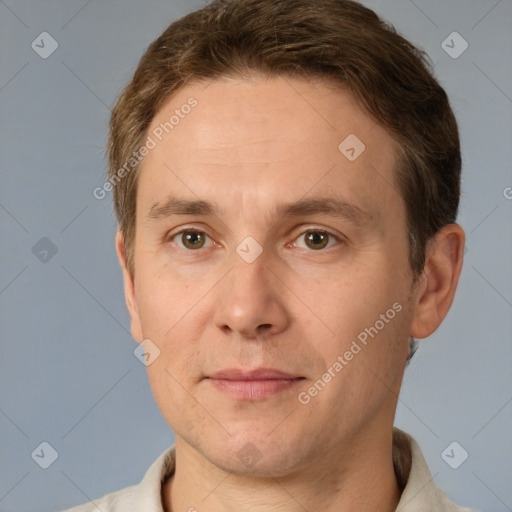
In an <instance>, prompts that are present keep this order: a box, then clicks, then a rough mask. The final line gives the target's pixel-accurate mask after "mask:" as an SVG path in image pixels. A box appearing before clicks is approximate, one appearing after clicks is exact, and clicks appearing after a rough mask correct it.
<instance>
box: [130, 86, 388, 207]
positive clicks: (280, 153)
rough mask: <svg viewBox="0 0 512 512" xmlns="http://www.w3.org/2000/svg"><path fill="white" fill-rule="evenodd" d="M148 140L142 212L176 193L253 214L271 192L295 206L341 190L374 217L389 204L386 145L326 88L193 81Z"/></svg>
mask: <svg viewBox="0 0 512 512" xmlns="http://www.w3.org/2000/svg"><path fill="white" fill-rule="evenodd" d="M191 105H193V106H191ZM147 135H148V137H151V138H152V140H153V141H154V143H155V147H154V148H153V149H152V150H151V151H150V152H149V154H147V155H146V156H145V158H144V161H143V163H142V165H141V174H140V178H139V193H138V203H140V205H141V206H142V207H145V208H146V210H147V208H150V207H152V206H154V205H155V204H157V203H160V202H161V201H163V200H164V199H165V197H166V196H168V195H169V194H170V193H175V192H176V189H180V191H179V193H178V195H186V196H189V197H193V196H195V197H194V198H195V199H198V198H201V199H206V200H212V201H214V202H216V203H219V202H220V203H224V204H225V205H232V206H235V205H236V207H237V208H239V207H240V206H241V205H242V204H243V205H244V211H246V210H248V209H250V208H253V211H254V212H255V213H256V212H257V208H258V207H259V206H262V207H264V206H265V204H264V203H266V204H268V203H269V202H270V201H271V199H272V194H275V196H274V199H276V200H277V199H279V200H280V201H282V200H283V199H289V200H292V199H293V200H294V201H296V200H298V199H300V197H301V196H305V195H307V194H308V193H309V192H312V191H313V190H314V192H316V193H323V194H324V195H325V193H329V194H330V195H333V196H335V195H336V191H338V192H339V194H341V195H342V196H343V198H344V199H351V200H352V202H355V203H357V204H358V205H359V206H361V205H362V204H363V203H366V204H367V205H368V206H369V208H370V210H373V211H374V212H375V213H378V209H375V207H376V206H378V204H380V205H381V206H385V205H386V203H388V204H391V203H392V201H393V200H394V201H395V202H396V195H397V191H396V189H395V186H394V180H393V170H394V167H395V154H396V145H395V142H394V140H393V138H392V137H391V136H390V135H389V134H388V133H387V132H386V130H384V129H383V128H382V127H380V126H379V125H377V124H376V123H375V122H374V120H373V119H371V118H370V117H369V116H368V115H366V114H365V113H364V112H363V111H362V110H361V108H360V107H359V106H358V104H357V102H356V101H355V99H354V97H353V96H352V95H351V94H350V93H349V92H348V91H344V90H342V89H340V87H338V86H335V85H334V84H332V83H329V82H324V81H319V80H310V81H308V80H305V79H295V78H293V79H292V78H289V77H287V78H285V77H278V78H267V77H261V76H255V77H252V78H249V79H241V78H233V79H231V78H225V77H224V78H221V79H218V80H215V81H212V82H201V83H199V82H197V83H193V84H191V85H189V86H187V87H185V88H183V89H181V90H180V91H178V92H177V93H176V94H175V95H174V96H173V97H172V98H170V99H168V100H167V101H166V102H165V104H164V105H163V107H162V108H161V109H160V110H159V112H158V113H157V115H156V116H155V118H154V119H153V121H152V123H151V125H150V127H149V129H148V132H147ZM270 192H272V194H270ZM315 195H316V194H315ZM221 206H222V204H221Z"/></svg>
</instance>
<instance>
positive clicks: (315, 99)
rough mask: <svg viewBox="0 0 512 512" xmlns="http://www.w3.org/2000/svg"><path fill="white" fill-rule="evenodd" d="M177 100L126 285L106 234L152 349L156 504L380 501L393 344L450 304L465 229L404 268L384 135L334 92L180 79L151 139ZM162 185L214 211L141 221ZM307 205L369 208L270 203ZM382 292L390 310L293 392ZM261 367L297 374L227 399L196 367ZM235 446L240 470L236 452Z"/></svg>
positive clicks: (446, 232) (453, 230)
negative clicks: (172, 456)
mask: <svg viewBox="0 0 512 512" xmlns="http://www.w3.org/2000/svg"><path fill="white" fill-rule="evenodd" d="M191 96H193V97H194V98H195V99H197V101H198V105H197V107H195V108H194V109H193V110H192V112H191V113H190V114H189V115H187V116H186V117H185V118H184V119H182V120H180V124H179V125H177V126H176V127H175V128H174V129H173V131H172V133H170V134H169V135H167V136H165V137H164V138H163V140H162V141H161V142H160V143H159V144H158V145H157V147H155V148H154V149H152V150H151V151H150V152H149V154H148V155H147V156H146V157H145V159H144V162H143V164H142V169H141V174H140V178H139V184H138V192H137V213H136V239H135V250H134V255H135V259H134V261H135V272H134V277H133V276H131V275H130V273H129V272H128V270H127V267H126V261H125V248H124V246H123V237H122V233H118V235H117V250H118V255H119V260H120V263H121V266H122V268H123V274H124V281H125V294H126V301H127V306H128V310H129V312H130V315H131V320H132V333H133V336H134V338H135V339H136V340H137V341H138V342H141V341H142V340H144V339H150V340H151V341H152V342H153V343H154V344H155V345H156V346H157V347H158V348H159V350H160V355H159V357H158V358H156V359H155V361H154V362H153V363H152V364H151V365H149V366H148V367H147V370H148V375H149V380H150V383H151V387H152V390H153V393H154V396H155V399H156V402H157V404H158V406H159V408H160V410H161V412H162V414H163V416H164V418H165V419H166V420H167V422H168V423H169V425H170V426H171V428H172V429H173V431H174V433H175V444H176V458H177V469H176V473H175V475H174V477H173V478H171V479H170V480H168V481H167V482H166V484H165V486H164V488H163V493H162V499H163V504H164V507H165V510H167V511H171V510H172V511H176V512H177V511H182V510H189V509H190V508H191V507H195V509H197V510H198V511H201V510H208V511H212V512H217V511H219V512H220V511H245V510H251V511H263V510H265V511H277V510H287V511H291V512H295V511H303V510H308V511H315V510H318V511H320V510H322V511H325V512H330V511H335V510H336V511H338V510H343V511H346V512H350V511H356V510H357V511H360V510H379V511H393V510H395V508H396V506H397V503H398V501H399V499H400V490H399V488H398V485H397V482H396V478H395V474H394V469H393V464H392V458H391V448H392V428H393V419H394V414H395V409H396V404H397V397H398V393H399V389H400V384H401V381H402V376H403V372H404V368H405V362H406V357H407V353H408V345H409V336H411V335H412V336H414V337H416V338H424V337H426V336H428V335H430V334H432V333H433V332H434V331H435V330H436V329H437V327H438V326H439V325H440V323H441V322H442V320H443V318H444V317H445V315H446V313H447V312H448V310H449V308H450V306H451V303H452V300H453V297H454V294H455V289H456V286H457V282H458V278H459V274H460V271H461V267H462V258H463V247H464V231H463V230H462V228H461V227H460V226H459V225H457V224H450V225H448V226H445V227H444V228H443V229H441V230H440V231H439V232H438V233H437V235H436V237H435V238H434V239H433V240H432V241H431V243H430V244H429V246H428V248H427V254H426V257H427V259H426V264H425V272H424V273H423V274H422V276H421V277H420V278H419V279H418V280H416V281H415V280H414V279H413V275H412V273H411V270H410V267H409V264H408V253H409V248H408V243H407V235H406V216H405V206H404V202H403V199H402V198H401V196H400V194H399V193H398V190H397V189H396V187H395V186H394V181H393V169H394V168H395V164H396V157H395V154H396V144H395V141H394V140H393V139H392V138H391V136H390V135H389V134H388V133H387V132H386V130H384V129H383V128H381V127H380V126H379V125H377V124H376V123H375V122H374V121H373V120H372V119H371V118H370V117H368V116H367V115H366V114H365V113H364V112H363V111H362V110H361V109H360V108H359V106H358V105H357V104H356V102H355V101H354V99H353V97H352V96H351V94H350V93H348V92H345V91H342V90H340V89H339V88H337V87H334V86H332V85H331V84H329V83H326V82H322V81H320V80H318V79H316V80H315V81H306V80H301V79H296V78H293V79H292V78H286V79H285V78H272V79H269V78H265V77H262V76H258V75H253V76H251V77H244V78H229V79H228V78H222V79H220V80H217V81H214V82H212V83H208V84H205V83H194V84H191V85H188V86H187V87H186V88H184V89H182V90H181V91H179V92H178V93H177V94H176V95H175V96H174V97H172V98H170V99H169V100H168V101H167V102H166V103H165V105H164V106H163V107H162V108H161V110H160V111H159V112H158V114H157V115H156V116H155V119H154V120H153V122H152V124H151V127H150V129H149V131H148V134H150V133H151V131H152V130H153V129H154V128H155V127H157V126H158V125H159V124H160V123H161V122H165V121H166V120H168V119H169V117H170V116H171V115H172V114H173V113H174V111H175V109H177V108H178V109H179V108H180V106H181V105H183V104H185V103H186V102H187V100H188V98H190V97H191ZM349 134H355V135H356V136H357V137H358V138H359V139H360V140H361V141H363V143H364V144H365V146H366V149H365V150H364V152H363V153H361V154H360V156H359V157H358V158H357V159H356V160H355V161H349V160H348V159H347V158H346V157H345V156H344V155H343V154H342V153H341V152H340V151H339V149H338V146H339V144H340V143H341V142H342V141H343V140H344V139H345V138H346V137H347V136H348V135H349ZM170 194H172V195H173V196H175V197H178V198H181V199H188V200H198V199H201V200H205V201H210V202H214V203H216V205H217V207H218V210H217V211H216V214H214V215H199V214H188V215H183V214H174V215H171V216H165V217H161V218H159V219H158V220H156V219H150V218H148V213H149V211H150V209H151V208H152V206H154V205H156V206H161V205H162V204H164V203H165V201H166V200H167V198H168V197H169V195H170ZM312 197H323V198H326V197H328V198H336V199H342V200H344V201H345V202H347V203H350V204H351V205H355V206H357V207H359V208H360V209H362V210H364V211H366V212H368V214H369V216H368V219H367V221H366V222H361V223H359V224H358V223H356V222H354V220H353V219H349V218H340V217H336V216H333V215H331V214H326V213H309V214H301V215H298V216H282V215H280V216H279V215H275V208H276V207H277V206H278V205H279V204H281V203H291V202H294V201H297V200H299V199H307V198H312ZM185 228H187V229H195V230H196V231H199V232H203V233H205V234H206V235H207V236H204V235H203V236H204V238H199V239H197V238H196V239H194V240H193V242H194V244H193V246H192V247H197V246H201V243H203V242H202V241H203V240H204V245H203V246H201V247H200V248H198V249H197V248H187V247H189V246H186V245H184V239H183V236H182V234H178V233H180V231H182V230H183V229H185ZM311 231H315V232H318V231H320V232H323V233H324V237H322V238H321V240H323V241H325V240H328V243H327V246H325V248H318V246H319V245H322V243H321V242H318V238H317V239H315V240H316V242H314V243H313V244H312V246H311V245H308V243H307V241H308V234H309V235H311ZM325 232H328V233H331V234H332V236H330V235H329V236H327V237H325ZM177 234H178V235H177ZM196 235H197V233H196ZM200 236H201V235H200V234H199V237H200ZM248 236H251V237H253V238H254V239H255V240H256V241H257V242H258V244H259V245H260V246H261V249H262V253H261V254H260V255H259V257H258V258H257V259H256V260H255V261H254V262H252V263H248V262H247V261H245V260H244V259H243V258H242V257H241V256H240V255H239V254H238V253H237V252H236V249H237V247H238V246H239V244H240V243H241V242H242V241H243V240H244V239H245V238H246V237H248ZM185 242H186V240H185ZM242 247H244V246H242ZM312 247H313V248H312ZM394 303H399V304H400V305H401V306H402V309H401V311H400V312H398V313H397V314H396V315H395V316H394V318H393V319H392V320H390V321H389V322H387V323H386V324H385V326H384V328H382V329H381V330H380V331H379V333H378V335H376V336H375V337H374V338H373V339H371V338H369V342H368V344H367V345H366V346H363V348H362V350H361V351H360V352H358V353H357V355H355V356H354V357H353V359H352V360H350V361H349V362H348V363H347V364H346V366H344V367H343V370H342V371H340V372H339V373H337V374H336V376H335V377H334V378H332V379H331V381H330V382H329V383H328V384H327V385H326V386H325V387H324V388H323V389H322V391H321V392H319V393H318V394H317V395H316V396H314V397H311V400H310V401H309V403H307V404H302V403H300V402H299V400H298V394H299V393H300V392H304V391H306V392H307V390H308V389H309V388H310V387H311V386H312V385H313V384H314V383H315V381H317V380H318V379H319V378H320V377H321V376H322V375H323V374H324V373H325V372H326V371H327V370H328V368H329V367H332V365H333V363H334V362H335V361H336V360H337V358H338V356H339V355H343V354H344V353H345V352H346V351H347V350H348V349H349V348H350V346H351V343H352V342H353V341H354V340H356V337H357V335H358V334H359V333H361V332H362V331H364V329H365V328H368V327H370V326H374V325H375V324H376V321H377V320H379V318H380V315H382V314H385V313H386V311H387V310H389V309H390V308H391V307H392V305H393V304H394ZM261 367H267V368H268V367H271V368H276V369H279V370H282V371H285V372H288V373H290V374H292V375H294V376H298V377H299V376H300V377H303V379H302V380H300V381H298V382H297V383H296V384H294V385H293V386H292V387H290V388H288V389H286V390H284V391H282V392H280V393H277V394H274V395H272V396H270V397H267V398H265V399H262V400H242V399H238V398H236V397H233V396H232V395H230V394H228V393H226V392H223V391H220V390H219V389H217V388H216V387H215V386H214V385H213V384H212V380H211V379H208V378H206V377H208V376H211V375H212V373H213V372H215V371H218V370H222V369H226V368H240V369H243V370H250V369H254V368H261ZM148 435H150V433H148ZM248 443H251V445H249V446H250V450H252V451H251V453H253V454H257V457H256V458H258V460H257V462H256V463H253V464H248V463H247V461H246V462H245V463H244V461H243V460H240V457H239V454H240V453H244V452H243V449H245V450H247V449H248V448H247V446H248V445H247V444H248ZM244 447H245V448H244ZM240 450H242V452H240ZM256 458H255V459H254V460H256ZM369 482H371V485H370V486H369V485H368V484H369Z"/></svg>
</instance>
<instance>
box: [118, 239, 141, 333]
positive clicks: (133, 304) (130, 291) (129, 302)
mask: <svg viewBox="0 0 512 512" xmlns="http://www.w3.org/2000/svg"><path fill="white" fill-rule="evenodd" d="M116 252H117V258H118V260H119V265H120V266H121V270H122V272H123V282H124V296H125V301H126V308H127V309H128V313H129V314H130V318H131V331H132V336H133V337H134V338H135V341H137V342H138V343H140V342H141V341H142V340H143V336H142V329H141V324H140V319H139V311H138V306H137V297H136V295H135V283H134V279H133V276H132V275H131V274H130V272H129V270H128V264H127V260H126V249H125V244H124V235H123V233H122V232H121V231H120V230H118V231H117V233H116Z"/></svg>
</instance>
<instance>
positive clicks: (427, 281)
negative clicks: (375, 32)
mask: <svg viewBox="0 0 512 512" xmlns="http://www.w3.org/2000/svg"><path fill="white" fill-rule="evenodd" d="M464 243H465V234H464V230H463V229H462V228H461V227H460V226H459V225H458V224H449V225H447V226H444V227H443V228H441V229H440V230H439V231H438V232H437V233H436V235H435V237H434V238H433V240H431V242H430V244H429V246H428V248H427V254H426V260H425V267H424V272H423V275H422V276H421V279H420V281H419V283H418V286H417V290H416V291H417V294H416V307H415V311H414V317H413V322H412V326H411V336H413V337H414V338H419V339H422V338H426V337H427V336H430V335H431V334H432V333H433V332H435V331H436V329H437V328H438V327H439V325H440V324H441V322H442V321H443V320H444V318H445V316H446V314H447V313H448V311H449V309H450V307H451V305H452V302H453V298H454V296H455V291H456V289H457V284H458V281H459V276H460V273H461V270H462V263H463V257H464Z"/></svg>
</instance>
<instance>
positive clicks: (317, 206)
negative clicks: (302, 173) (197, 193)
mask: <svg viewBox="0 0 512 512" xmlns="http://www.w3.org/2000/svg"><path fill="white" fill-rule="evenodd" d="M218 212H219V208H218V206H217V204H216V203H212V202H209V201H204V200H188V199H180V198H177V197H174V196H170V197H168V198H167V199H166V200H165V202H164V203H163V204H158V203H154V204H153V205H152V206H151V208H150V209H149V212H148V214H147V220H148V221H160V220H163V219H166V218H168V217H171V216H174V215H199V216H204V217H208V216H210V217H213V216H218V215H219V213H218ZM273 214H274V216H275V217H276V218H280V217H300V216H307V215H319V214H324V215H330V216H332V217H336V218H341V219H343V220H347V221H349V222H352V223H353V224H355V225H358V226H364V225H367V224H369V223H371V222H372V221H373V219H374V217H373V215H372V214H371V213H370V212H368V211H366V210H363V209H362V208H360V207H359V206H357V205H355V204H351V203H348V202H346V201H344V200H341V199H335V198H332V197H312V198H307V199H300V200H299V201H295V202H293V203H286V204H279V205H278V206H277V207H276V208H275V209H274V212H273Z"/></svg>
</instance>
